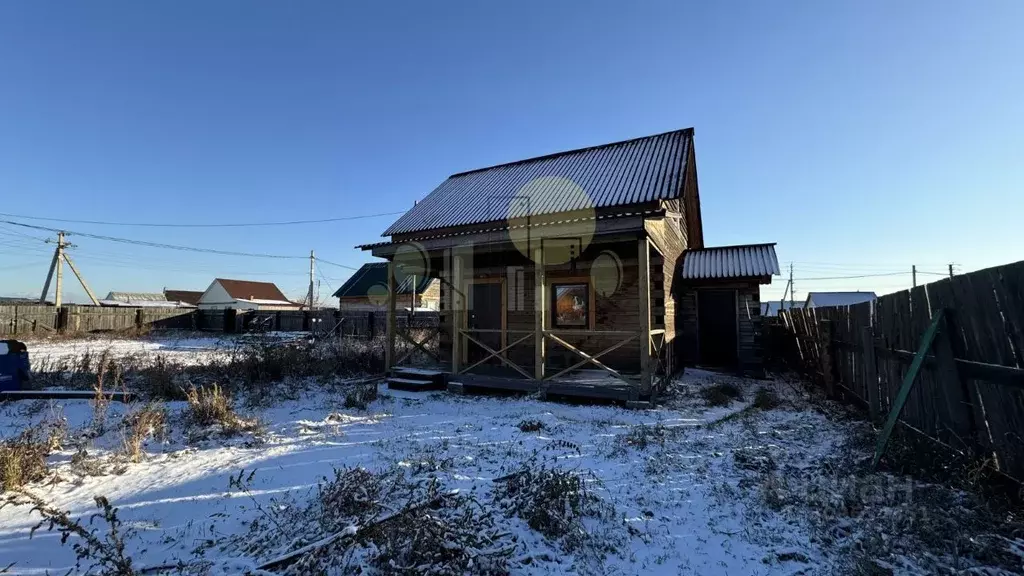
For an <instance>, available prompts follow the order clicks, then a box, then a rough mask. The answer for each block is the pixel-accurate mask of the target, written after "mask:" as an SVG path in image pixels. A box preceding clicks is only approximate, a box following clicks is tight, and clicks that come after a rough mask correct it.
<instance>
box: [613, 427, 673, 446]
mask: <svg viewBox="0 0 1024 576" xmlns="http://www.w3.org/2000/svg"><path fill="white" fill-rule="evenodd" d="M670 433H671V430H670V429H669V428H666V427H665V426H664V425H663V424H661V423H660V422H659V423H657V424H655V425H654V426H648V425H646V424H638V425H636V426H633V427H632V428H631V429H630V430H629V434H626V435H625V436H622V437H620V438H621V441H622V442H623V443H624V444H626V445H627V446H632V447H633V448H636V449H637V450H646V449H647V447H648V446H651V445H654V444H656V445H658V446H663V445H664V444H665V441H666V440H667V439H668V437H669V435H670Z"/></svg>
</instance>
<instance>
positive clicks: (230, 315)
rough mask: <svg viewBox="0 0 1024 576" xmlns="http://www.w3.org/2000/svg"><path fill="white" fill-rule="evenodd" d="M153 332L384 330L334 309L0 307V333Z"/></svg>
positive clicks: (381, 319) (382, 321) (423, 321)
mask: <svg viewBox="0 0 1024 576" xmlns="http://www.w3.org/2000/svg"><path fill="white" fill-rule="evenodd" d="M396 320H397V325H398V327H399V329H402V330H405V329H407V328H408V327H410V326H412V327H414V328H432V327H436V326H437V325H438V322H439V317H438V314H437V312H417V313H416V315H415V316H414V317H410V315H408V314H399V315H398V317H397V319H396ZM141 328H151V329H156V330H165V329H174V330H203V331H210V332H224V333H229V334H232V333H242V332H252V331H278V332H321V333H324V332H327V333H333V334H339V335H344V336H356V337H365V338H373V337H375V336H378V335H383V334H384V332H385V331H386V329H387V316H386V313H385V312H372V311H348V310H346V311H338V310H329V309H328V310H313V311H307V310H280V311H276V310H275V311H270V310H267V311H260V310H255V311H248V312H242V311H236V310H197V309H195V308H150V307H146V308H128V307H105V306H84V305H75V304H71V305H66V306H62V307H61V308H60V309H58V308H56V307H54V306H49V305H44V304H26V305H17V306H0V336H26V335H45V334H49V333H54V332H57V331H60V332H65V333H78V332H101V331H124V330H131V329H141Z"/></svg>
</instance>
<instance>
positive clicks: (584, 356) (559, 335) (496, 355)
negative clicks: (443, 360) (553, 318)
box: [456, 328, 665, 385]
mask: <svg viewBox="0 0 1024 576" xmlns="http://www.w3.org/2000/svg"><path fill="white" fill-rule="evenodd" d="M660 332H661V334H662V339H664V332H665V331H664V330H660ZM502 333H504V334H506V335H507V338H508V339H510V340H511V342H509V343H507V344H505V345H504V346H501V347H500V348H498V349H495V348H494V347H492V346H489V345H487V344H485V343H484V342H481V341H480V339H479V338H478V337H474V335H473V334H502ZM541 334H542V338H543V339H544V341H545V342H553V343H555V344H558V345H559V346H562V347H563V348H565V349H566V350H568V351H570V352H572V353H573V354H575V355H577V356H579V357H580V358H581V360H580V361H579V362H576V363H575V364H573V365H572V366H569V367H568V368H564V369H562V370H559V371H558V372H555V373H553V374H548V373H547V372H546V371H545V373H544V375H543V377H542V378H541V380H553V379H555V378H559V377H561V376H564V375H565V374H568V373H569V372H572V371H573V370H577V369H579V368H581V367H583V366H585V365H587V364H592V365H594V366H596V367H597V368H599V369H601V370H604V371H605V372H607V373H609V374H611V375H612V376H614V377H615V378H617V379H618V380H621V381H623V382H626V383H627V384H631V385H632V384H635V383H636V382H635V381H634V379H631V378H629V377H628V376H625V375H623V374H622V373H621V372H620V371H618V370H616V369H614V368H612V367H610V366H608V365H607V364H605V363H604V362H602V361H601V360H600V358H601V357H603V356H605V355H607V354H610V353H611V352H614V351H615V350H618V349H619V348H622V347H623V346H625V345H627V344H629V343H631V342H633V341H634V340H638V339H640V337H641V333H640V332H630V331H626V330H567V329H545V330H543V331H541ZM458 335H459V338H462V339H463V342H464V343H466V344H468V343H469V342H472V343H473V344H476V345H477V346H479V347H480V348H482V349H483V350H484V352H485V353H486V355H485V356H484V357H483V358H479V359H477V360H475V361H474V362H473V363H471V364H468V365H466V366H464V367H459V368H458V370H456V373H457V374H465V373H466V372H468V371H470V370H472V369H474V368H476V367H478V366H480V365H481V364H484V363H485V362H487V361H489V360H491V359H497V360H498V361H500V362H501V363H502V364H504V365H505V366H508V367H509V368H511V369H512V370H514V371H516V372H517V373H519V374H520V375H522V376H523V377H524V378H527V379H531V380H533V379H535V374H532V373H531V372H530V370H529V368H533V367H532V366H530V367H523V366H520V365H519V364H516V363H515V362H513V361H511V360H510V359H509V358H508V357H507V354H506V353H507V352H508V350H510V349H511V348H513V347H515V346H518V345H520V344H523V343H525V342H528V341H531V340H534V341H535V340H536V336H537V332H536V330H500V329H481V328H460V329H459V330H458ZM572 336H586V337H593V336H601V337H606V338H616V339H617V340H616V341H615V342H614V343H613V344H611V345H610V346H607V347H605V348H604V349H603V350H601V351H600V352H598V353H596V354H590V353H587V352H585V351H583V350H581V349H580V347H579V346H576V345H573V344H570V343H569V342H567V341H566V339H565V338H569V337H572ZM652 338H653V334H652ZM652 342H653V341H652ZM460 348H462V347H461V346H460ZM463 349H464V348H463ZM658 356H660V354H656V355H655V354H652V355H651V357H652V361H653V360H655V359H656V357H658Z"/></svg>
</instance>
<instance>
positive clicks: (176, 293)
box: [164, 288, 203, 306]
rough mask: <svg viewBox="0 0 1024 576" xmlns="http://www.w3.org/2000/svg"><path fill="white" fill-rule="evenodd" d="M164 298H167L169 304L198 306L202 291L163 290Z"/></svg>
mask: <svg viewBox="0 0 1024 576" xmlns="http://www.w3.org/2000/svg"><path fill="white" fill-rule="evenodd" d="M164 296H166V297H167V299H168V300H170V301H171V302H184V303H185V304H192V305H193V306H195V305H197V304H199V299H200V298H202V297H203V291H202V290H168V289H166V288H164Z"/></svg>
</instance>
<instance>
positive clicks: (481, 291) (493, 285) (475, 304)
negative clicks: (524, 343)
mask: <svg viewBox="0 0 1024 576" xmlns="http://www.w3.org/2000/svg"><path fill="white" fill-rule="evenodd" d="M469 306H470V308H469V317H468V318H467V323H468V325H469V328H470V330H474V329H476V330H501V315H502V309H501V284H500V283H498V282H488V283H474V284H473V290H472V292H471V294H470V301H469ZM469 334H470V336H472V337H473V338H476V339H477V340H479V341H481V342H483V343H484V344H487V345H488V346H490V347H491V349H492V350H500V349H501V333H500V332H470V333H469ZM487 354H488V352H487V351H486V350H484V349H483V348H481V347H480V346H478V345H477V344H476V343H474V342H470V343H469V346H467V349H466V355H467V359H468V360H469V362H470V364H472V363H473V362H476V361H477V360H480V359H481V358H483V357H485V356H487ZM491 361H492V362H497V359H496V358H492V359H491Z"/></svg>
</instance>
